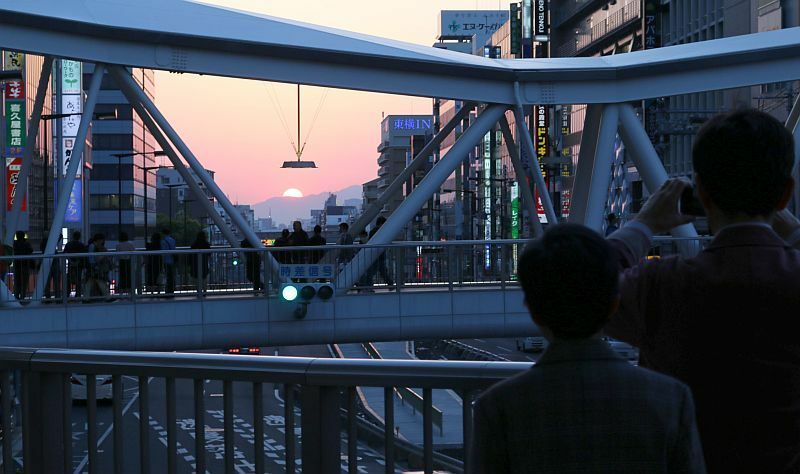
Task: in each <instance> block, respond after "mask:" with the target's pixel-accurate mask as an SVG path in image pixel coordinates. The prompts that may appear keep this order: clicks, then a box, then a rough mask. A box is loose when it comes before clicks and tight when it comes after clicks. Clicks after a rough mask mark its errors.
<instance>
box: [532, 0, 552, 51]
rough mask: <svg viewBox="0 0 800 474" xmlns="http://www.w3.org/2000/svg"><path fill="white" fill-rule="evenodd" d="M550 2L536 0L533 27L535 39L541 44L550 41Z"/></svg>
mask: <svg viewBox="0 0 800 474" xmlns="http://www.w3.org/2000/svg"><path fill="white" fill-rule="evenodd" d="M549 6H550V5H549V2H548V1H547V0H536V16H535V21H534V25H533V34H534V39H535V40H536V41H539V42H544V41H547V40H548V36H547V35H548V33H549V26H550V25H549V22H550V21H549V18H548V8H549Z"/></svg>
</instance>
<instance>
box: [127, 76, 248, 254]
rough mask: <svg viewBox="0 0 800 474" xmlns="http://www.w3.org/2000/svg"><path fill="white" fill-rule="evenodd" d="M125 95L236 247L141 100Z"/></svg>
mask: <svg viewBox="0 0 800 474" xmlns="http://www.w3.org/2000/svg"><path fill="white" fill-rule="evenodd" d="M115 76H116V75H115ZM118 82H119V81H118ZM126 97H127V98H128V101H129V102H130V103H131V105H132V106H133V108H134V110H135V111H136V113H137V114H138V115H139V117H141V118H142V122H143V123H144V126H145V127H146V128H147V129H148V130H150V133H152V134H153V137H154V138H155V139H156V141H157V142H158V145H159V146H160V147H161V149H162V150H163V151H164V152H165V153H166V154H167V157H169V160H170V162H171V163H172V165H173V166H174V167H175V170H176V171H177V172H178V174H180V175H181V178H183V180H184V181H185V182H186V184H187V185H188V186H189V188H191V190H192V192H193V193H194V194H195V196H198V199H199V201H200V204H202V206H203V209H204V210H205V211H206V213H207V214H208V215H209V217H210V218H211V220H212V221H214V224H216V226H217V227H218V228H219V230H220V232H222V234H223V235H224V236H225V238H226V239H227V240H228V242H230V244H231V247H238V246H239V241H238V240H237V239H236V236H234V235H233V232H231V229H230V228H229V227H228V226H227V225H225V221H224V220H223V219H222V217H221V216H220V215H219V214H217V211H216V209H214V206H213V205H212V204H211V202H210V201H209V200H208V199H205V196H206V193H205V191H203V190H202V189H201V188H200V185H199V184H197V181H196V180H195V178H194V176H192V175H191V173H189V170H188V169H186V166H185V165H184V164H183V162H182V161H181V160H180V158H179V157H178V154H177V153H176V152H175V149H174V148H173V147H172V145H171V144H170V143H169V140H167V137H166V136H164V133H163V132H162V131H161V129H160V128H158V125H156V123H155V121H153V118H152V117H151V116H150V114H149V113H148V112H147V110H145V108H144V107H143V106H142V104H141V102H137V101H135V98H134V97H130V96H128V94H126ZM145 238H147V236H145ZM198 268H199V267H198Z"/></svg>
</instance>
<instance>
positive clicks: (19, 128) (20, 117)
mask: <svg viewBox="0 0 800 474" xmlns="http://www.w3.org/2000/svg"><path fill="white" fill-rule="evenodd" d="M3 65H4V69H5V70H7V71H12V70H13V71H18V70H23V69H24V68H25V56H24V55H23V54H22V53H17V52H14V51H5V52H4V53H3ZM3 97H4V98H5V108H4V113H5V118H6V124H5V127H6V128H5V134H6V142H5V143H3V146H4V147H5V148H6V156H7V158H6V162H5V163H4V164H3V165H4V166H6V180H7V182H6V196H5V199H6V209H8V210H9V211H10V210H11V209H12V207H13V205H14V199H16V197H17V196H18V195H19V194H20V193H21V194H23V196H24V195H25V191H26V190H21V191H20V190H18V189H17V181H18V180H19V172H20V170H21V169H22V155H23V154H24V153H25V145H26V143H25V142H26V137H27V123H28V118H27V114H26V111H25V82H24V81H9V82H6V83H5V87H4V90H3ZM26 201H27V199H24V198H23V201H22V207H21V209H22V210H23V211H24V210H26V208H27V202H26Z"/></svg>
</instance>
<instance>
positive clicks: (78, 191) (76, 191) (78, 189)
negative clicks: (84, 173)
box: [64, 179, 83, 223]
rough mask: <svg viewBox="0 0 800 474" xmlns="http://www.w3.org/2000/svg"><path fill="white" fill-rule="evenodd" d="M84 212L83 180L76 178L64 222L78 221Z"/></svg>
mask: <svg viewBox="0 0 800 474" xmlns="http://www.w3.org/2000/svg"><path fill="white" fill-rule="evenodd" d="M82 214H83V181H81V180H79V179H76V180H75V181H73V183H72V192H70V193H69V201H68V202H67V210H66V211H65V212H64V222H70V223H77V222H80V221H81V216H82Z"/></svg>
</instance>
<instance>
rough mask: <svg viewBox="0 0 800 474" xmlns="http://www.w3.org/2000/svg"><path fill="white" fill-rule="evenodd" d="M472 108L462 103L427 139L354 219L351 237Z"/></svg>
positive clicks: (378, 212)
mask: <svg viewBox="0 0 800 474" xmlns="http://www.w3.org/2000/svg"><path fill="white" fill-rule="evenodd" d="M470 110H472V104H464V106H463V107H462V108H461V110H459V111H458V113H457V114H456V116H455V117H453V118H452V119H450V121H449V122H447V124H446V125H445V126H444V128H442V129H441V130H440V131H439V133H437V134H436V135H435V136H434V137H433V139H432V140H431V141H429V142H428V143H427V144H426V145H425V146H424V147H423V148H422V150H420V152H419V153H417V156H415V157H414V159H413V160H412V161H411V163H409V164H408V166H406V168H405V169H404V170H403V171H402V172H401V173H400V174H399V175H398V176H397V177H396V178H395V179H394V181H392V184H390V185H389V187H388V188H386V191H384V192H383V193H382V194H381V195H380V196H379V197H378V199H377V201H375V202H374V203H373V204H372V205H371V206H370V207H369V208H368V209H367V210H366V211H364V213H363V214H361V216H360V217H359V218H358V219H356V221H355V222H354V223H353V225H352V226H350V232H349V233H350V235H352V236H353V237H355V236H357V235H358V233H359V232H361V231H362V230H364V229H365V228H366V227H367V225H368V224H369V223H370V222H372V219H375V218H376V217H377V216H378V214H380V212H381V209H383V206H385V205H386V203H388V202H389V200H390V199H392V198H393V197H394V196H395V195H397V193H398V192H400V191H401V190H402V189H403V184H405V183H406V181H408V179H409V178H411V175H412V174H414V172H415V171H417V170H418V169H419V168H420V166H422V165H423V164H424V163H425V162H426V161H427V159H428V156H430V155H431V153H433V151H434V150H435V149H436V147H438V146H439V145H440V144H441V143H442V141H443V140H444V139H445V138H447V136H448V135H450V134H451V133H452V132H453V129H455V128H456V126H457V125H458V124H459V122H461V121H462V120H464V118H465V117H466V116H467V115H468V114H469V111H470Z"/></svg>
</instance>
